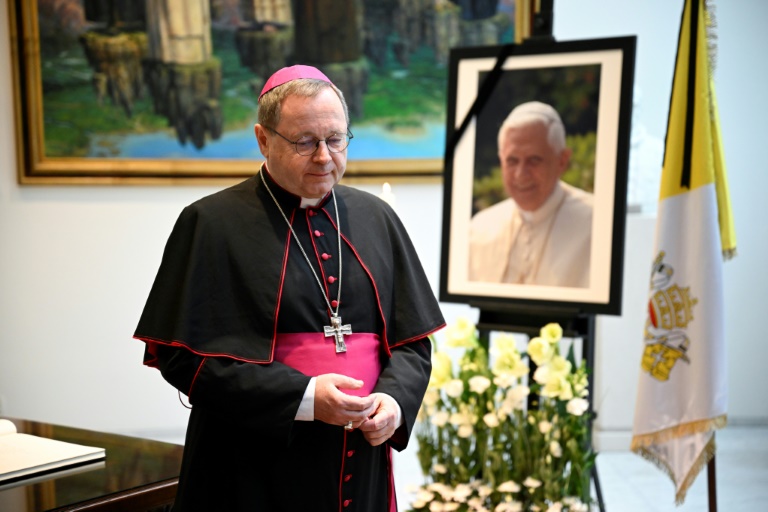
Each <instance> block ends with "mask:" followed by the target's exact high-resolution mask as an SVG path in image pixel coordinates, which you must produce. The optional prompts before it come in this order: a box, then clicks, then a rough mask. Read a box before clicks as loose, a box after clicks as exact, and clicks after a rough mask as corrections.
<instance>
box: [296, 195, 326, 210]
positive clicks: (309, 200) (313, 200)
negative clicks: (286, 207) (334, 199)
mask: <svg viewBox="0 0 768 512" xmlns="http://www.w3.org/2000/svg"><path fill="white" fill-rule="evenodd" d="M323 199H325V197H302V198H301V204H300V205H299V206H300V207H301V208H309V207H310V206H317V205H318V204H319V203H320V201H322V200H323Z"/></svg>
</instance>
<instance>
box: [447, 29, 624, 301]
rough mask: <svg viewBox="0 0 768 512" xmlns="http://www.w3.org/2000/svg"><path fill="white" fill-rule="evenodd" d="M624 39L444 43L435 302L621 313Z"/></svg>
mask: <svg viewBox="0 0 768 512" xmlns="http://www.w3.org/2000/svg"><path fill="white" fill-rule="evenodd" d="M634 63H635V38H634V37H620V38H611V39H595V40H583V41H571V42H551V43H537V44H522V45H505V46H490V47H484V48H460V49H454V50H452V51H451V54H450V64H449V89H448V113H447V126H448V130H447V132H448V139H447V140H448V151H446V161H445V169H446V172H445V179H444V214H443V237H442V252H441V274H440V299H441V300H443V301H446V302H461V303H469V304H471V305H475V306H478V307H480V308H482V309H485V310H489V311H490V310H500V311H502V310H515V309H521V308H524V309H530V308H541V309H551V310H563V311H573V312H575V313H600V314H613V315H618V314H620V313H621V289H622V275H623V256H624V231H625V216H626V190H627V172H628V162H629V142H630V141H629V137H630V126H631V108H632V88H633V80H634Z"/></svg>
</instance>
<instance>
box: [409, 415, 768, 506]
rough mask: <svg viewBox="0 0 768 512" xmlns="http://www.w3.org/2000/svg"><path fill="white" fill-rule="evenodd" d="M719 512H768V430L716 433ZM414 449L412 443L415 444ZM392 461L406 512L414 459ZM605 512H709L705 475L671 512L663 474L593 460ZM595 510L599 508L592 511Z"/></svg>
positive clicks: (633, 462)
mask: <svg viewBox="0 0 768 512" xmlns="http://www.w3.org/2000/svg"><path fill="white" fill-rule="evenodd" d="M716 439H717V446H718V448H717V456H716V473H717V502H718V508H717V510H718V512H762V511H768V427H734V426H729V427H727V428H726V429H724V430H722V431H720V432H718V433H717V438H716ZM414 444H415V443H414ZM411 449H412V448H411V447H409V449H408V450H406V452H404V453H402V454H398V455H396V458H395V481H396V485H397V493H398V502H399V505H400V510H401V511H403V510H408V503H409V502H410V500H411V496H412V495H411V494H410V492H408V490H409V487H410V486H411V485H413V484H417V485H418V484H420V483H422V478H421V472H420V470H419V468H418V464H416V462H415V453H409V452H410V450H411ZM597 470H598V475H599V476H598V478H599V479H600V485H601V489H602V492H603V501H604V505H605V509H604V510H605V512H707V511H708V510H709V509H708V500H707V470H706V469H704V470H703V471H702V472H701V473H699V476H698V477H697V479H696V481H695V482H694V484H693V486H692V487H691V488H690V489H689V490H688V495H687V497H686V500H685V503H684V504H683V505H682V506H679V507H677V506H675V493H674V487H673V485H672V481H671V480H670V479H669V477H667V475H666V474H665V473H663V472H662V471H660V470H659V469H657V468H656V466H654V465H653V464H651V463H650V462H648V461H646V460H645V459H643V458H642V457H640V456H638V455H635V454H633V453H631V452H629V451H626V452H604V453H601V454H599V455H598V457H597ZM593 510H597V507H593Z"/></svg>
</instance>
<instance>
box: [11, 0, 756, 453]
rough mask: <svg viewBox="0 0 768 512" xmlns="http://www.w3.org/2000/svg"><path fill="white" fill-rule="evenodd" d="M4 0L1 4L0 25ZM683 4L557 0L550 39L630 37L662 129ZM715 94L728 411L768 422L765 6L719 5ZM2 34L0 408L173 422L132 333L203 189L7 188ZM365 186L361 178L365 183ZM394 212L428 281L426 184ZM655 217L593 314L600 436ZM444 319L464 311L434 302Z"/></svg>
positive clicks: (643, 223) (612, 428) (637, 236)
mask: <svg viewBox="0 0 768 512" xmlns="http://www.w3.org/2000/svg"><path fill="white" fill-rule="evenodd" d="M7 1H8V0H0V33H2V34H7V5H6V2H7ZM681 5H682V1H681V0H676V1H674V2H669V1H668V0H652V1H646V2H636V1H630V0H622V1H616V0H602V1H599V0H580V1H578V2H576V1H575V0H559V1H558V3H557V5H556V12H555V15H556V16H555V36H556V37H557V38H558V39H559V40H567V39H586V38H594V37H603V36H612V35H627V34H637V35H638V36H639V49H638V64H637V83H638V87H639V88H640V90H641V91H642V100H641V104H640V116H639V117H638V119H637V120H636V121H637V122H640V123H641V124H642V125H643V126H644V127H645V129H646V130H647V131H648V133H649V134H650V135H651V136H652V137H655V138H657V139H663V136H664V130H665V124H666V112H667V106H668V102H669V89H670V85H671V73H672V64H673V62H674V54H675V42H676V38H677V27H678V23H679V11H680V8H681V7H680V6H681ZM718 16H719V18H718V19H719V25H720V28H719V31H718V34H719V58H718V63H719V67H718V68H717V74H716V78H717V86H718V91H717V92H718V98H719V103H720V114H721V118H722V127H723V133H724V139H725V149H726V156H727V159H728V163H729V171H730V180H731V190H732V194H733V200H734V210H735V215H736V222H737V230H738V234H739V250H740V256H739V258H737V259H736V260H734V261H733V262H731V263H728V264H727V266H726V276H725V277H726V285H727V287H726V293H727V296H726V299H727V310H726V316H727V317H726V320H727V329H728V343H729V358H730V359H729V367H730V375H731V378H730V385H731V403H730V416H731V418H732V420H742V421H766V420H768V402H766V401H765V400H755V396H756V395H755V391H756V390H759V391H765V390H766V389H768V373H766V372H762V371H760V369H762V367H763V366H764V361H766V360H768V344H766V343H764V341H763V335H762V328H761V326H760V324H759V322H760V321H761V320H762V317H761V313H762V308H763V307H764V306H765V305H766V304H768V300H766V299H768V292H766V290H767V289H768V282H767V281H768V278H767V277H766V271H765V270H764V267H763V265H762V264H761V263H762V261H763V260H764V259H765V257H764V255H765V254H768V247H767V246H766V245H767V244H768V236H766V235H767V234H768V233H767V228H766V223H765V221H764V220H762V219H765V218H768V211H766V210H768V206H766V202H765V201H764V200H763V197H764V194H763V190H766V189H767V188H768V172H766V169H764V167H765V163H764V160H763V159H762V158H760V157H761V156H762V153H758V148H760V144H762V143H763V142H764V141H765V140H767V139H768V134H767V133H766V128H765V121H764V119H765V116H766V114H768V106H767V105H766V102H767V101H768V100H767V99H766V96H765V94H763V90H764V88H765V84H766V83H768V76H766V75H767V73H766V59H764V58H762V57H760V56H758V57H754V58H753V57H751V56H750V55H751V53H752V51H753V50H754V49H755V48H757V49H758V51H760V50H761V49H764V48H768V36H767V35H766V31H764V30H762V26H761V25H759V24H762V22H763V21H764V20H766V19H768V3H766V2H762V1H759V0H755V1H752V2H748V1H745V0H741V1H738V0H732V1H730V2H721V5H719V6H718ZM9 52H10V49H9V42H8V40H7V38H6V37H0V119H3V120H4V122H2V123H0V414H2V415H10V416H17V417H26V418H30V419H38V420H45V421H50V422H56V423H63V424H69V425H74V426H81V427H87V428H91V429H101V430H107V431H115V432H134V433H141V432H152V433H155V434H156V433H162V432H168V433H170V434H178V433H179V432H181V433H183V431H184V427H185V423H186V417H187V414H186V409H184V408H183V407H181V406H180V405H179V403H178V399H177V396H176V393H175V392H174V391H173V389H172V388H171V387H170V386H168V385H167V384H165V383H164V382H163V381H162V379H161V378H160V376H159V373H158V372H156V371H154V370H151V369H147V368H145V367H143V366H142V365H141V357H142V346H141V343H139V342H137V341H133V340H132V339H131V334H132V332H133V329H134V327H135V325H136V322H137V320H138V317H139V313H140V311H141V308H142V306H143V303H144V300H145V298H146V295H147V293H148V291H149V287H150V285H151V283H152V280H153V278H154V274H155V271H156V269H157V266H158V264H159V261H160V256H161V252H162V249H163V246H164V243H165V239H166V237H167V235H168V233H169V231H170V228H171V226H172V224H173V222H174V220H175V218H176V216H177V214H178V212H179V211H180V210H181V208H182V207H183V206H184V205H186V204H188V203H189V202H191V201H193V200H194V199H197V198H198V197H201V196H202V195H205V194H208V193H210V192H212V191H213V190H214V189H213V188H204V187H184V186H177V187H20V186H19V185H18V184H17V182H16V161H15V156H14V155H15V138H14V132H13V125H12V117H11V112H12V96H11V93H10V90H11V85H12V84H11V78H10V77H11V73H10V57H9ZM367 188H368V189H369V190H371V191H376V189H375V188H374V187H367ZM394 192H395V194H396V195H397V201H398V211H399V212H400V214H401V216H402V217H403V220H404V222H405V224H406V226H407V227H408V229H409V231H410V232H411V234H412V236H413V238H414V241H415V244H416V246H417V250H418V251H419V254H420V256H421V258H422V261H423V263H424V265H425V267H426V268H427V272H428V274H429V277H430V279H431V280H432V283H433V287H435V288H436V287H437V281H438V273H439V263H440V259H439V245H440V229H441V215H442V191H441V185H439V184H422V185H397V184H396V185H395V186H394ZM653 222H654V221H653V217H652V216H648V215H631V216H630V217H629V221H628V236H629V238H628V250H627V266H626V272H627V283H628V287H627V290H626V291H625V315H624V316H623V317H621V318H603V319H600V323H599V326H600V332H599V340H598V347H599V349H598V350H599V352H598V361H597V368H596V380H597V388H598V389H597V393H596V399H597V404H598V406H600V419H599V423H598V429H599V430H598V434H600V431H604V432H605V433H606V434H607V435H608V434H612V433H618V434H621V435H624V436H625V437H622V438H621V439H622V441H621V442H619V443H618V447H625V446H623V445H622V443H623V442H625V441H626V439H627V438H626V433H627V432H628V430H629V429H630V428H631V424H632V414H633V413H634V406H633V404H634V399H635V395H634V393H635V389H636V381H637V376H638V371H639V356H640V350H641V329H640V328H639V326H641V325H642V323H643V318H642V315H643V314H644V304H645V293H646V291H645V288H646V282H647V281H646V278H647V272H648V266H649V264H650V251H651V247H650V244H652V242H651V240H652V234H653ZM443 306H444V312H445V313H446V316H447V317H449V318H455V317H456V316H457V315H459V314H474V312H473V311H470V310H469V309H468V308H466V307H464V306H461V305H451V304H445V305H443Z"/></svg>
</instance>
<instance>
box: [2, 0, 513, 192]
mask: <svg viewBox="0 0 768 512" xmlns="http://www.w3.org/2000/svg"><path fill="white" fill-rule="evenodd" d="M313 2H314V3H318V5H320V4H323V5H325V4H327V5H325V7H324V8H320V7H322V6H319V7H317V8H309V7H310V5H309V4H311V3H313ZM514 3H515V2H514V0H499V1H491V2H481V3H478V5H474V4H473V3H471V2H455V3H452V2H445V5H442V4H441V5H437V4H435V3H432V2H422V3H418V5H416V4H413V5H411V6H410V7H409V8H408V9H391V8H389V7H387V6H388V5H389V3H388V2H380V1H367V0H366V1H362V2H361V1H353V0H345V1H343V2H338V1H329V0H274V1H270V2H261V1H256V0H251V1H241V0H217V1H215V2H214V1H212V0H188V1H181V0H157V1H153V2H144V1H138V0H135V1H134V0H122V1H119V2H118V1H111V0H30V1H26V0H25V1H22V0H8V6H9V14H10V15H9V20H10V37H11V41H12V64H13V72H14V86H15V87H14V94H15V100H16V101H15V105H16V115H15V122H16V128H17V130H16V132H17V146H18V161H19V180H20V182H21V183H22V184H129V183H145V184H158V183H195V182H205V183H210V182H212V181H213V182H216V181H218V180H239V179H242V178H244V177H247V176H250V175H252V174H253V173H254V172H255V171H256V169H257V168H258V165H259V164H260V162H261V155H260V153H259V151H258V145H257V144H256V141H255V138H254V136H253V125H254V123H255V122H256V115H257V114H256V113H257V101H256V98H257V96H258V92H259V90H260V89H261V86H262V85H263V83H264V82H265V81H266V78H267V77H268V76H269V75H270V74H271V73H272V72H273V71H275V70H276V69H279V68H280V67H282V66H285V65H291V64H293V63H315V64H314V65H316V66H317V67H319V68H320V69H321V70H322V71H323V72H325V73H326V75H328V76H329V77H330V78H331V80H333V81H334V83H336V85H338V86H339V88H340V89H341V90H342V91H344V94H345V96H346V99H347V102H348V104H349V106H350V113H351V114H352V120H351V126H350V129H351V131H352V132H353V133H354V140H353V141H352V144H351V145H350V147H349V153H348V158H349V160H348V166H347V173H346V175H345V180H359V181H365V180H371V181H375V180H378V181H381V180H382V179H383V178H386V179H390V180H391V179H397V178H402V179H403V180H409V179H417V180H422V179H425V178H426V179H431V178H434V179H436V180H439V179H440V178H441V177H442V174H443V161H444V159H443V156H444V148H445V115H446V94H447V68H446V64H447V61H448V54H449V51H450V48H452V47H457V46H468V45H478V44H486V45H487V44H501V43H503V42H507V41H510V40H512V39H513V38H514V26H515V17H514ZM305 4H306V5H305ZM422 4H423V5H422ZM438 4H439V3H438ZM480 4H482V5H480ZM325 26H333V27H334V29H333V30H332V31H327V30H324V29H323V27H325Z"/></svg>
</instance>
